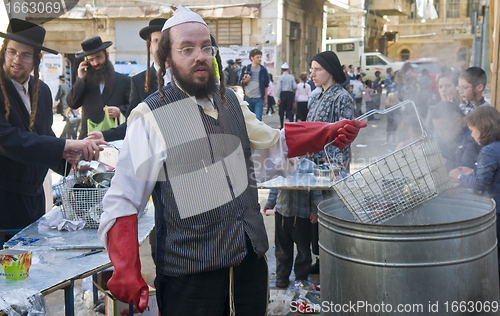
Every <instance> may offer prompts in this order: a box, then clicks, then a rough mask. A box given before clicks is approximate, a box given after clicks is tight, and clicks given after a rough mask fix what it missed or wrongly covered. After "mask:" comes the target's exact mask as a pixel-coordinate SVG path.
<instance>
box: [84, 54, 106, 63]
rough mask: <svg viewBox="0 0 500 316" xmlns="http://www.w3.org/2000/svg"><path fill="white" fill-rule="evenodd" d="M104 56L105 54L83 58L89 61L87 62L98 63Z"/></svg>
mask: <svg viewBox="0 0 500 316" xmlns="http://www.w3.org/2000/svg"><path fill="white" fill-rule="evenodd" d="M104 58H105V55H97V56H95V57H94V58H88V57H86V58H85V59H86V60H87V61H88V62H89V63H94V62H97V63H99V62H100V61H101V60H103V59H104Z"/></svg>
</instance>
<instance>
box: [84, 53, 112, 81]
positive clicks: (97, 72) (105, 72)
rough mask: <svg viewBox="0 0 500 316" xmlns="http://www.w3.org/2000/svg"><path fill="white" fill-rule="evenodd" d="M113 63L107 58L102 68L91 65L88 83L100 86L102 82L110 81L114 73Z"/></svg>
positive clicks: (88, 72)
mask: <svg viewBox="0 0 500 316" xmlns="http://www.w3.org/2000/svg"><path fill="white" fill-rule="evenodd" d="M113 71H114V68H113V64H111V62H110V61H109V60H108V59H107V58H106V61H105V62H104V63H103V64H102V67H101V69H95V68H94V67H89V68H88V70H87V76H86V79H87V84H89V85H91V86H94V87H99V86H100V84H101V83H102V82H104V83H106V82H109V80H110V78H111V77H112V75H113Z"/></svg>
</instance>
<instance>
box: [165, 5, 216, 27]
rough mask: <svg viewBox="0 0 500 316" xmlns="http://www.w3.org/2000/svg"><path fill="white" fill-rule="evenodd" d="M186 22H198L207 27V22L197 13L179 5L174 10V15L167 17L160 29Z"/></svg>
mask: <svg viewBox="0 0 500 316" xmlns="http://www.w3.org/2000/svg"><path fill="white" fill-rule="evenodd" d="M188 22H198V23H201V24H203V25H205V26H206V27H208V25H207V23H206V22H205V21H203V19H202V18H201V16H200V15H199V14H198V13H195V12H193V11H191V10H190V9H188V8H184V7H183V6H181V5H180V6H178V7H177V10H175V11H174V15H173V16H172V17H171V18H169V19H168V20H167V22H165V24H164V25H163V28H162V29H161V30H162V32H163V31H165V30H166V29H169V28H171V27H172V26H176V25H179V24H183V23H188Z"/></svg>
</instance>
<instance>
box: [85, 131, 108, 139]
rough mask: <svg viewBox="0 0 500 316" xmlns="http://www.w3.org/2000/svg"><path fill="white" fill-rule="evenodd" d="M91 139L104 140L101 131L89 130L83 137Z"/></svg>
mask: <svg viewBox="0 0 500 316" xmlns="http://www.w3.org/2000/svg"><path fill="white" fill-rule="evenodd" d="M87 138H89V139H93V140H101V141H104V135H102V132H99V131H95V132H90V133H88V134H87V137H85V139H87Z"/></svg>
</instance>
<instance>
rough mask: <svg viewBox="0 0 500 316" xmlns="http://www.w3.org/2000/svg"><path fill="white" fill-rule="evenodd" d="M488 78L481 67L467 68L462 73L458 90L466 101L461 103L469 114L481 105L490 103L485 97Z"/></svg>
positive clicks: (462, 107)
mask: <svg viewBox="0 0 500 316" xmlns="http://www.w3.org/2000/svg"><path fill="white" fill-rule="evenodd" d="M486 80H487V78H486V73H485V72H484V70H482V69H481V68H479V67H470V68H467V69H465V71H464V72H462V74H460V77H459V78H458V92H459V93H460V96H461V97H462V99H463V101H464V103H462V104H460V108H461V109H462V111H463V112H464V114H466V115H467V114H468V113H469V112H470V111H472V110H474V109H475V108H477V107H478V106H480V105H490V104H489V103H488V102H486V101H485V100H484V98H483V92H484V88H485V87H486Z"/></svg>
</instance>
